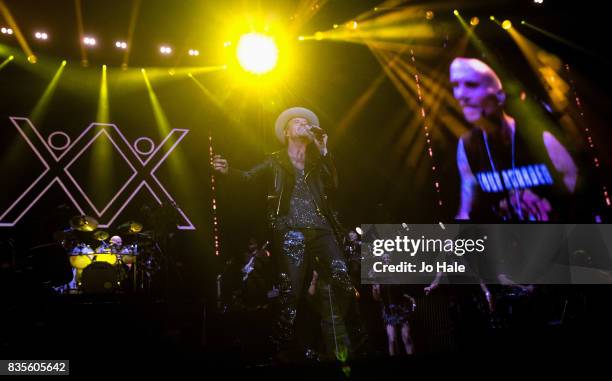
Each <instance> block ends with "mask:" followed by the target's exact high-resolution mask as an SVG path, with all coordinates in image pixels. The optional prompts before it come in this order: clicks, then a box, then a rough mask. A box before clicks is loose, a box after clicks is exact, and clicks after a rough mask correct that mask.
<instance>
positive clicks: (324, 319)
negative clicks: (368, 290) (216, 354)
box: [274, 229, 356, 360]
mask: <svg viewBox="0 0 612 381" xmlns="http://www.w3.org/2000/svg"><path fill="white" fill-rule="evenodd" d="M276 236H277V237H276V240H275V241H276V244H277V245H280V247H278V250H277V251H276V252H277V253H280V254H281V255H279V256H278V258H279V260H280V262H279V263H278V266H279V299H280V304H281V306H280V307H281V308H280V316H279V318H278V320H277V322H276V324H275V332H276V334H275V337H274V339H275V341H276V344H277V346H278V349H279V351H282V350H284V349H285V348H292V349H296V350H298V351H299V350H303V351H304V350H305V351H306V352H308V349H307V348H305V347H304V345H303V343H300V342H299V339H298V338H297V336H296V324H295V322H296V318H297V317H298V315H299V314H300V308H301V307H300V306H302V305H304V303H303V302H304V298H310V302H311V304H312V302H313V301H314V302H315V304H316V306H315V309H316V310H317V312H318V314H319V317H320V320H321V333H322V339H323V343H324V344H325V353H324V356H325V357H329V358H332V357H335V358H337V359H339V360H343V359H346V357H347V356H348V354H349V353H350V350H351V342H350V341H351V340H350V338H351V335H350V332H349V330H351V329H352V327H347V324H346V322H347V319H346V318H347V316H346V315H347V312H349V311H350V310H351V307H352V306H354V304H355V297H356V296H355V288H354V287H353V284H352V283H351V280H350V277H349V273H348V268H347V265H346V262H345V260H344V258H343V255H342V252H341V250H340V247H339V246H338V242H337V240H336V238H335V236H334V234H333V233H332V232H331V231H329V230H324V229H299V230H298V229H287V230H280V231H277V232H276ZM313 270H315V271H317V273H318V280H317V283H316V297H311V296H309V295H308V288H309V286H310V284H311V280H312V275H313ZM349 320H350V319H349Z"/></svg>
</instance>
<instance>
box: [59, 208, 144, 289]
mask: <svg viewBox="0 0 612 381" xmlns="http://www.w3.org/2000/svg"><path fill="white" fill-rule="evenodd" d="M98 226H99V223H98V221H96V219H94V218H93V217H89V216H75V217H72V218H71V219H70V227H69V228H67V229H65V230H61V231H58V232H56V233H55V234H54V239H55V240H56V241H57V242H59V243H60V244H61V245H62V246H63V247H64V249H65V250H66V252H67V254H68V255H69V259H70V264H71V265H72V268H73V274H74V278H73V280H72V282H70V284H68V285H67V286H66V291H67V292H68V293H77V294H82V293H87V294H89V293H95V294H97V293H118V292H125V291H128V288H126V287H125V286H126V284H129V283H131V284H132V287H133V289H134V290H137V289H138V288H143V284H142V283H143V276H141V275H142V274H139V270H138V267H139V263H140V261H141V260H142V261H143V263H145V264H146V263H149V262H150V261H151V258H149V257H150V256H151V253H150V250H149V249H148V248H150V247H152V246H153V243H152V234H151V232H144V231H143V225H142V224H141V223H139V222H137V221H128V222H126V223H124V224H121V225H119V226H117V228H116V229H115V233H116V234H115V235H112V236H111V234H110V233H109V232H107V231H105V230H101V229H98ZM145 267H146V266H145ZM130 280H131V282H130Z"/></svg>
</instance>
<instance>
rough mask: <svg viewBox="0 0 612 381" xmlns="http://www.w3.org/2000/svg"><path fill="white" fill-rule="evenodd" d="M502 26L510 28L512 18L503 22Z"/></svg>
mask: <svg viewBox="0 0 612 381" xmlns="http://www.w3.org/2000/svg"><path fill="white" fill-rule="evenodd" d="M502 28H504V29H506V30H508V29H510V28H512V23H511V22H510V20H506V21H504V22H503V23H502Z"/></svg>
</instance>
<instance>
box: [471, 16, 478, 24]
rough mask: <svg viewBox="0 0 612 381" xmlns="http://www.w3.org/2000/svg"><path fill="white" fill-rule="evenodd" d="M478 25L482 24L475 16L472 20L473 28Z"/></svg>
mask: <svg viewBox="0 0 612 381" xmlns="http://www.w3.org/2000/svg"><path fill="white" fill-rule="evenodd" d="M478 24H480V19H479V18H478V17H476V16H474V17H472V18H471V19H470V25H471V26H476V25H478Z"/></svg>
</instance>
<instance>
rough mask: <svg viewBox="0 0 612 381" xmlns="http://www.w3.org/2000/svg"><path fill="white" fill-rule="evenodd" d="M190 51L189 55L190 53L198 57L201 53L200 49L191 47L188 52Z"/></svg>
mask: <svg viewBox="0 0 612 381" xmlns="http://www.w3.org/2000/svg"><path fill="white" fill-rule="evenodd" d="M188 53H189V55H190V56H192V57H197V56H199V55H200V51H199V50H196V49H189V52H188Z"/></svg>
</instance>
